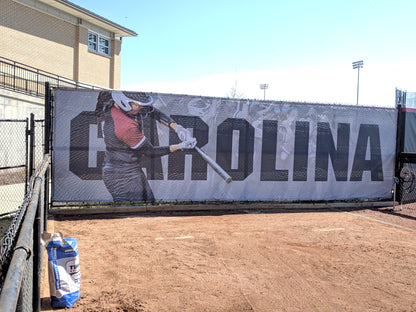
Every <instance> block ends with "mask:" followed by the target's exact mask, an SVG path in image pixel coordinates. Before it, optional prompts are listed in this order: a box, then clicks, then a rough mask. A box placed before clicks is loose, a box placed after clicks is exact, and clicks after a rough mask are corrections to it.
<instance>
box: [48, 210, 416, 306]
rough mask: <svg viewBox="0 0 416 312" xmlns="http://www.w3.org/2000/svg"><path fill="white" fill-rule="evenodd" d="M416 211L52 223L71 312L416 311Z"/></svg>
mask: <svg viewBox="0 0 416 312" xmlns="http://www.w3.org/2000/svg"><path fill="white" fill-rule="evenodd" d="M415 212H416V211H411V213H410V214H409V213H406V212H397V213H396V212H395V213H393V212H391V211H390V210H389V209H384V210H383V209H379V210H377V209H372V210H370V209H363V210H343V211H340V210H328V209H326V210H321V211H319V210H308V211H305V210H303V211H301V210H271V209H267V210H266V209H265V210H261V209H257V210H246V211H233V212H231V211H225V212H220V211H213V212H187V213H186V212H177V213H140V214H120V215H111V216H110V215H100V216H98V215H95V216H66V217H57V216H55V218H54V220H50V221H49V223H48V230H49V231H55V232H62V233H63V234H64V236H65V237H75V238H77V240H78V244H79V253H80V263H81V298H80V299H79V300H78V302H77V303H76V304H75V305H74V306H73V307H72V308H71V309H70V310H72V311H129V312H130V311H152V312H153V311H154V312H156V311H157V312H159V311H169V312H172V311H181V312H182V311H210V312H211V311H230V312H231V311H235V312H243V311H265V312H266V311H267V312H270V311H321V312H322V311H331V312H333V311H416V277H415V276H416V213H415ZM44 268H46V267H45V266H44ZM46 273H47V270H46V269H44V270H43V278H42V296H43V299H42V301H43V303H42V311H51V308H50V300H49V288H48V287H49V286H48V283H47V277H46Z"/></svg>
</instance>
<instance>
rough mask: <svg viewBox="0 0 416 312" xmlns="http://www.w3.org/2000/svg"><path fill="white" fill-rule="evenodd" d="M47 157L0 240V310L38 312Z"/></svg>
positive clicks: (46, 188) (30, 182) (47, 183)
mask: <svg viewBox="0 0 416 312" xmlns="http://www.w3.org/2000/svg"><path fill="white" fill-rule="evenodd" d="M49 161H50V159H49V156H48V155H47V156H45V157H44V160H43V162H42V163H41V165H40V167H39V168H38V170H37V171H36V172H35V173H34V174H33V175H32V177H31V179H30V181H29V183H28V191H27V193H26V195H25V196H24V199H23V203H22V204H21V206H20V207H19V210H18V211H17V212H16V214H15V215H14V217H13V220H12V222H11V225H10V227H9V229H8V230H7V232H6V234H5V235H4V237H3V238H2V239H1V241H0V257H1V258H0V311H2V312H6V311H10V312H11V311H24V312H26V311H40V278H41V271H42V262H43V250H42V246H41V233H42V232H43V231H44V230H46V218H47V213H46V211H47V207H48V194H49V191H48V189H49V170H48V168H49Z"/></svg>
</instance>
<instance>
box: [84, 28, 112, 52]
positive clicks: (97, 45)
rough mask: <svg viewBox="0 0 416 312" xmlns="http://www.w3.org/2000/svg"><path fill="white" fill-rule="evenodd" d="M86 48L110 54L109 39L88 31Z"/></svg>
mask: <svg viewBox="0 0 416 312" xmlns="http://www.w3.org/2000/svg"><path fill="white" fill-rule="evenodd" d="M88 50H90V51H94V52H98V53H101V54H105V55H108V56H111V51H110V39H109V38H107V37H104V36H102V35H99V34H97V33H94V32H91V31H89V32H88Z"/></svg>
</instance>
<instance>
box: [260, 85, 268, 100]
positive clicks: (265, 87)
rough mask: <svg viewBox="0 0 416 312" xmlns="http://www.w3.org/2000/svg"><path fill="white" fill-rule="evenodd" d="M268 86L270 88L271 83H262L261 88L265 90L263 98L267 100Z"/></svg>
mask: <svg viewBox="0 0 416 312" xmlns="http://www.w3.org/2000/svg"><path fill="white" fill-rule="evenodd" d="M268 88H269V85H268V84H267V83H262V84H260V89H261V90H263V92H264V95H263V100H266V89H268Z"/></svg>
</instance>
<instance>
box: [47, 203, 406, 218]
mask: <svg viewBox="0 0 416 312" xmlns="http://www.w3.org/2000/svg"><path fill="white" fill-rule="evenodd" d="M395 205H398V203H397V202H394V201H372V202H364V201H363V202H330V203H325V202H316V203H267V202H247V203H218V204H212V203H208V204H200V203H197V204H184V205H176V204H171V205H169V204H165V205H147V206H120V207H96V206H95V207H91V208H88V207H81V208H75V209H74V208H66V207H63V208H53V209H50V210H49V214H50V215H52V216H53V215H86V214H105V213H134V212H168V211H210V210H242V209H253V210H255V209H263V210H264V209H336V208H353V209H358V208H381V207H393V206H395Z"/></svg>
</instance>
